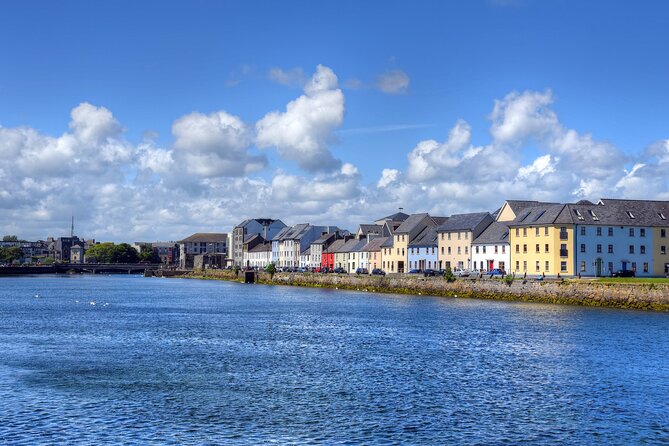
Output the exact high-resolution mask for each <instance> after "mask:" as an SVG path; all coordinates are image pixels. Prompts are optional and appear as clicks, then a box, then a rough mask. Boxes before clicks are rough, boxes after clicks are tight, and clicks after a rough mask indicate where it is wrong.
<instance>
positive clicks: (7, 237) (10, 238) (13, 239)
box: [2, 235, 19, 242]
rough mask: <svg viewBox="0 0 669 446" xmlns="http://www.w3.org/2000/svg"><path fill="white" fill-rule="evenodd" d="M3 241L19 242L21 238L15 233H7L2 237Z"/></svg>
mask: <svg viewBox="0 0 669 446" xmlns="http://www.w3.org/2000/svg"><path fill="white" fill-rule="evenodd" d="M2 241H3V242H18V241H19V238H18V237H17V236H15V235H5V236H4V237H2Z"/></svg>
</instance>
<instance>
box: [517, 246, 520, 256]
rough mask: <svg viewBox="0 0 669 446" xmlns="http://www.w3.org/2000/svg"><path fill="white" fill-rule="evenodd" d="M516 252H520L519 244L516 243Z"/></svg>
mask: <svg viewBox="0 0 669 446" xmlns="http://www.w3.org/2000/svg"><path fill="white" fill-rule="evenodd" d="M516 254H520V245H516Z"/></svg>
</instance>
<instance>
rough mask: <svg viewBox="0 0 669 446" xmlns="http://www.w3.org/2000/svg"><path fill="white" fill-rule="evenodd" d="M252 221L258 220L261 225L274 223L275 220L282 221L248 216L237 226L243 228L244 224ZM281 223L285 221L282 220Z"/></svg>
mask: <svg viewBox="0 0 669 446" xmlns="http://www.w3.org/2000/svg"><path fill="white" fill-rule="evenodd" d="M252 221H257V222H258V223H260V225H261V226H269V225H271V224H272V223H274V222H275V221H281V220H274V219H272V218H247V219H246V220H244V221H243V222H241V223H240V224H238V225H237V226H235V228H243V227H244V226H246V225H248V224H249V223H251V222H252ZM281 223H283V222H281Z"/></svg>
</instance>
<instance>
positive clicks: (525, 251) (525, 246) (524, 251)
mask: <svg viewBox="0 0 669 446" xmlns="http://www.w3.org/2000/svg"><path fill="white" fill-rule="evenodd" d="M523 254H527V245H523Z"/></svg>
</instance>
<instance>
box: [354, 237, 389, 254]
mask: <svg viewBox="0 0 669 446" xmlns="http://www.w3.org/2000/svg"><path fill="white" fill-rule="evenodd" d="M389 238H391V237H377V238H375V239H372V240H370V241H369V243H367V244H366V245H365V246H363V247H362V249H361V251H366V252H372V251H381V245H383V244H384V243H385V242H386V240H388V239H389Z"/></svg>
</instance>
